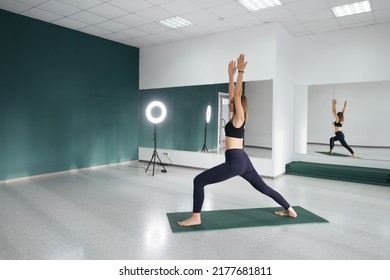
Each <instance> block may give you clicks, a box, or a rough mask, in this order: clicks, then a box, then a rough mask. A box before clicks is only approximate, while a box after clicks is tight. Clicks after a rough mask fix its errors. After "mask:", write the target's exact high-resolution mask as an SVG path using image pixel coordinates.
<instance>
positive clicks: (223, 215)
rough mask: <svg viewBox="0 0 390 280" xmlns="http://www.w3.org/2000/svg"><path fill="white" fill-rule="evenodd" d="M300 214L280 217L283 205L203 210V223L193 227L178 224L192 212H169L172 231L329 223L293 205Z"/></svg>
mask: <svg viewBox="0 0 390 280" xmlns="http://www.w3.org/2000/svg"><path fill="white" fill-rule="evenodd" d="M293 208H294V209H295V211H296V212H297V214H298V217H297V218H291V217H286V216H283V217H280V216H277V215H275V214H274V212H275V211H283V210H284V209H283V208H281V207H268V208H250V209H230V210H214V211H203V212H202V224H201V225H198V226H191V227H181V226H179V225H177V222H178V221H182V220H185V219H187V218H188V217H190V216H191V214H192V213H191V212H177V213H167V216H168V220H169V224H170V226H171V229H172V232H188V231H202V230H220V229H232V228H245V227H260V226H280V225H294V224H307V223H329V222H328V221H327V220H325V219H323V218H321V217H320V216H317V215H316V214H314V213H312V212H310V211H308V210H306V209H304V208H303V207H300V206H293Z"/></svg>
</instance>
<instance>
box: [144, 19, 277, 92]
mask: <svg viewBox="0 0 390 280" xmlns="http://www.w3.org/2000/svg"><path fill="white" fill-rule="evenodd" d="M275 40H276V38H275V24H265V25H260V26H257V27H251V28H246V29H239V30H234V31H230V32H224V33H220V34H215V35H210V36H203V37H198V38H193V39H188V40H183V41H179V42H174V43H170V44H164V45H158V46H154V47H146V48H141V49H140V73H139V74H140V89H151V88H163V87H177V86H188V85H202V84H215V83H227V82H228V72H227V66H228V63H229V61H230V60H235V59H236V58H237V57H238V55H239V54H240V53H244V54H245V56H246V59H247V60H248V65H247V69H246V73H245V77H244V79H245V81H254V80H270V79H272V78H273V76H274V73H275V52H276V49H275V44H276V41H275Z"/></svg>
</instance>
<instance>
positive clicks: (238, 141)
mask: <svg viewBox="0 0 390 280" xmlns="http://www.w3.org/2000/svg"><path fill="white" fill-rule="evenodd" d="M243 143H244V139H242V138H234V137H229V136H226V137H225V149H226V150H230V149H242V148H243Z"/></svg>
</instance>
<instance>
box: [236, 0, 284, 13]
mask: <svg viewBox="0 0 390 280" xmlns="http://www.w3.org/2000/svg"><path fill="white" fill-rule="evenodd" d="M238 1H239V2H240V4H241V5H243V6H244V7H245V8H247V9H248V10H250V11H257V10H260V9H266V8H270V7H274V6H279V5H282V3H280V1H279V0H238Z"/></svg>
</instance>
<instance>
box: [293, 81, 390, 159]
mask: <svg viewBox="0 0 390 280" xmlns="http://www.w3.org/2000/svg"><path fill="white" fill-rule="evenodd" d="M299 91H300V92H299ZM295 93H296V103H295V109H296V114H295V115H296V119H295V132H296V135H295V137H294V140H295V141H296V143H294V147H295V152H296V153H300V154H308V155H317V156H321V157H333V158H334V159H336V157H349V156H350V153H349V152H348V150H347V149H345V148H344V147H343V146H341V145H340V143H339V142H335V144H336V146H335V148H334V149H333V154H329V153H328V151H329V139H330V137H332V136H334V126H333V122H334V117H333V115H332V99H333V98H335V99H336V100H337V104H336V109H337V111H341V110H342V108H343V105H344V101H347V106H346V109H345V121H344V123H343V130H342V131H343V133H344V135H345V140H346V142H347V143H348V145H350V146H351V147H352V149H353V150H354V152H355V153H356V155H357V157H358V158H359V159H366V160H376V161H390V125H389V122H390V109H389V108H390V82H389V81H378V82H360V83H344V84H335V85H332V84H328V85H311V86H308V87H307V88H306V90H304V91H302V90H299V89H298V90H297V88H296V91H295ZM305 94H307V97H306V96H305ZM305 106H307V109H306V112H305ZM297 111H298V112H297ZM302 112H303V113H302ZM305 114H307V115H306V116H305ZM306 117H307V119H306V120H305V118H306ZM305 127H307V131H306V132H305V131H304V130H305ZM305 141H306V142H305ZM304 142H305V143H304ZM351 160H353V158H351Z"/></svg>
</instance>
